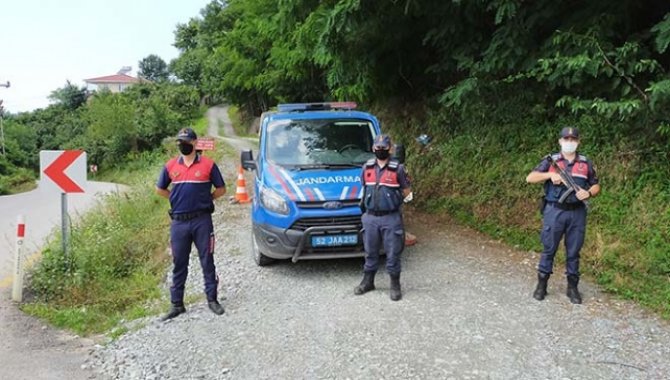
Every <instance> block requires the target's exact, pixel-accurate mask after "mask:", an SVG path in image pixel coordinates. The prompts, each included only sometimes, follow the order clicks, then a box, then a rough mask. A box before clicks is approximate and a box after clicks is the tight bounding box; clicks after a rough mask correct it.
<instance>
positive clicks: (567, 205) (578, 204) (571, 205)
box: [547, 202, 584, 211]
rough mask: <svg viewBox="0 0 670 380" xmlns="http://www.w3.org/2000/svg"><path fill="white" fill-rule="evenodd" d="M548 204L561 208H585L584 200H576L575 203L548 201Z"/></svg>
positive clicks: (567, 209)
mask: <svg viewBox="0 0 670 380" xmlns="http://www.w3.org/2000/svg"><path fill="white" fill-rule="evenodd" d="M547 203H548V204H550V205H552V206H554V207H556V208H558V209H561V210H566V211H569V210H578V209H580V208H584V203H583V202H574V203H558V202H547Z"/></svg>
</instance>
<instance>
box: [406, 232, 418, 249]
mask: <svg viewBox="0 0 670 380" xmlns="http://www.w3.org/2000/svg"><path fill="white" fill-rule="evenodd" d="M414 244H416V236H414V235H412V234H410V233H409V232H407V231H405V246H406V247H409V246H411V245H414Z"/></svg>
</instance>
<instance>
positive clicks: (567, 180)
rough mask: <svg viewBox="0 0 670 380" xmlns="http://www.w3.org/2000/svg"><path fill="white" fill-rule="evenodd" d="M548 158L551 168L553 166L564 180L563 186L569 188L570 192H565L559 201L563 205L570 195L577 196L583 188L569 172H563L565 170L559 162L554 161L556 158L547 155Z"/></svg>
mask: <svg viewBox="0 0 670 380" xmlns="http://www.w3.org/2000/svg"><path fill="white" fill-rule="evenodd" d="M546 158H547V160H549V163H550V164H551V166H553V167H554V169H555V170H556V171H557V172H558V174H559V175H560V176H561V179H562V180H563V184H564V185H565V186H566V187H567V188H568V190H567V191H565V192H564V193H563V194H562V195H561V197H560V198H559V199H558V203H563V202H565V200H566V199H567V198H568V197H569V196H570V194H572V193H575V194H576V193H577V192H578V191H579V190H580V189H581V188H580V187H579V185H577V183H576V182H575V180H574V179H573V178H572V176H571V175H570V174H568V172H566V171H565V170H563V168H562V167H561V166H560V165H558V162H556V160H554V157H552V156H551V155H550V154H549V155H547V157H546ZM582 202H584V204H586V202H585V201H582Z"/></svg>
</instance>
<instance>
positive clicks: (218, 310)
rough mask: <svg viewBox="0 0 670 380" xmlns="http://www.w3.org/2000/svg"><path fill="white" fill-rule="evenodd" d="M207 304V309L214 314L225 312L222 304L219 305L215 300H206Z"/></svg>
mask: <svg viewBox="0 0 670 380" xmlns="http://www.w3.org/2000/svg"><path fill="white" fill-rule="evenodd" d="M207 306H209V310H211V311H212V312H213V313H214V314H216V315H221V314H223V313H225V310H223V306H221V304H220V303H219V301H217V300H213V301H207Z"/></svg>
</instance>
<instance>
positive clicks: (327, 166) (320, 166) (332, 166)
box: [295, 164, 360, 170]
mask: <svg viewBox="0 0 670 380" xmlns="http://www.w3.org/2000/svg"><path fill="white" fill-rule="evenodd" d="M359 167H360V165H356V164H311V165H296V166H295V169H297V170H316V169H349V168H359Z"/></svg>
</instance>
